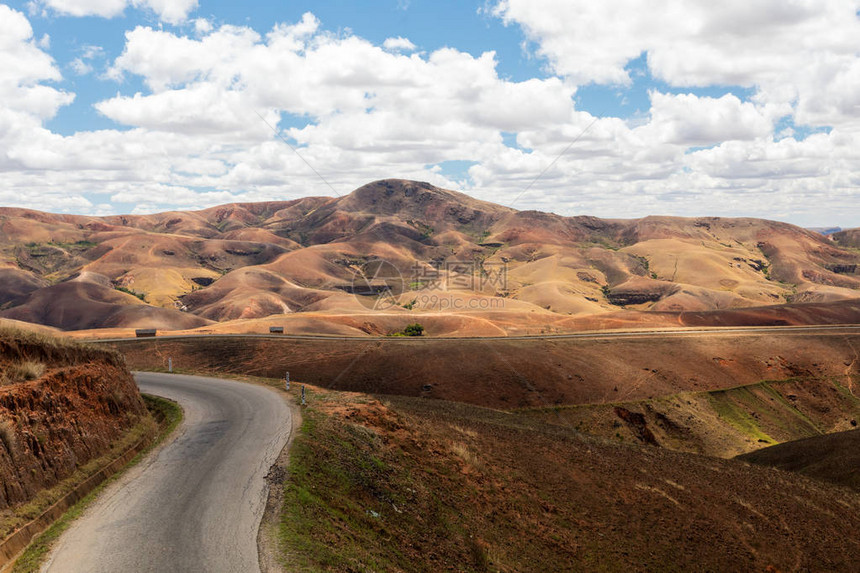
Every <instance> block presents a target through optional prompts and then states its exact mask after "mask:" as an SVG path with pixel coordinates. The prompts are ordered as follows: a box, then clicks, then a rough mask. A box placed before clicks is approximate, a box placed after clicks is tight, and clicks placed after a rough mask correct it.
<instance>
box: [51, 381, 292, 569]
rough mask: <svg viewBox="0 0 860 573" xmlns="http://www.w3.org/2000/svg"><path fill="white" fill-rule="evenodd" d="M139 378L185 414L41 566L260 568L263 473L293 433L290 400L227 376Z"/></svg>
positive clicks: (144, 387) (143, 388)
mask: <svg viewBox="0 0 860 573" xmlns="http://www.w3.org/2000/svg"><path fill="white" fill-rule="evenodd" d="M135 378H136V380H137V382H138V385H139V386H140V390H141V391H142V392H144V393H147V394H155V395H158V396H163V397H165V398H169V399H171V400H175V401H176V402H179V404H180V405H181V406H182V408H183V410H184V411H185V419H184V420H183V422H182V424H181V426H180V427H179V429H178V430H177V431H176V432H174V434H173V436H172V437H171V438H169V442H168V443H167V444H165V445H163V446H162V447H161V448H159V449H158V450H157V451H156V452H155V453H153V454H151V455H150V456H148V457H147V458H146V459H144V460H143V461H142V462H141V463H140V464H138V465H137V466H135V467H133V468H132V469H131V470H129V471H128V472H126V473H125V474H124V475H123V476H122V477H121V478H120V479H119V480H118V481H117V482H115V483H113V484H111V485H110V486H108V488H106V489H105V491H104V492H102V494H101V495H100V496H99V497H98V499H97V500H96V501H95V502H94V504H93V505H92V506H91V507H89V508H88V509H87V510H86V512H85V513H84V515H83V516H82V517H81V518H80V519H78V520H77V521H75V522H74V523H73V525H72V526H71V527H70V528H69V530H68V531H66V532H65V533H64V534H63V535H62V536H61V537H60V539H59V541H58V542H57V544H56V546H55V548H54V550H53V551H52V552H51V555H50V556H49V557H48V560H47V562H46V564H45V566H44V568H43V569H42V570H43V571H50V572H52V573H54V572H65V571H70V572H75V573H81V572H87V573H96V572H102V571H103V572H117V571H129V572H131V571H134V572H146V571H159V572H164V571H218V572H221V571H225V572H230V571H236V572H243V573H244V572H253V571H259V570H260V567H259V560H258V554H257V531H258V529H259V526H260V520H261V519H262V515H263V511H264V508H265V503H266V496H267V494H268V489H267V485H266V483H265V480H264V477H265V475H266V473H267V472H268V470H269V468H270V467H271V465H272V464H273V463H274V462H275V459H276V458H277V457H278V454H279V453H280V451H281V449H282V448H283V447H284V445H285V444H286V443H287V439H288V438H289V434H290V428H291V417H290V409H289V407H288V406H287V404H286V402H285V401H284V400H283V399H282V398H281V397H280V396H279V395H278V394H276V393H275V392H274V391H273V390H272V389H269V388H265V387H263V386H257V385H253V384H246V383H241V382H232V381H229V380H220V379H215V378H202V377H196V376H180V375H175V374H151V373H138V374H136V375H135Z"/></svg>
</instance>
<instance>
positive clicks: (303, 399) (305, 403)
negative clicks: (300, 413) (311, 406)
mask: <svg viewBox="0 0 860 573" xmlns="http://www.w3.org/2000/svg"><path fill="white" fill-rule="evenodd" d="M302 406H307V402H305V385H304V384H302Z"/></svg>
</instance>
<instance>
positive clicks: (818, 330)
mask: <svg viewBox="0 0 860 573" xmlns="http://www.w3.org/2000/svg"><path fill="white" fill-rule="evenodd" d="M724 334H730V335H739V334H796V335H802V336H806V335H810V334H816V335H821V334H831V335H840V336H841V335H845V334H850V335H854V334H860V325H858V324H833V325H806V326H709V327H686V328H662V329H661V328H654V329H651V330H603V331H599V330H598V331H589V332H575V333H569V334H529V335H516V336H456V337H445V336H439V337H430V336H427V337H418V336H416V337H391V336H387V337H386V336H334V335H326V334H163V335H162V334H160V335H158V336H157V337H156V338H155V339H153V338H93V339H90V342H129V341H139V342H147V341H151V340H183V339H195V338H197V339H200V338H271V339H286V340H340V341H348V342H378V341H382V342H413V343H418V344H420V343H422V342H434V341H440V340H481V341H484V340H559V339H568V338H586V339H593V338H643V337H644V338H661V337H667V336H697V335H698V336H701V335H706V336H707V335H724Z"/></svg>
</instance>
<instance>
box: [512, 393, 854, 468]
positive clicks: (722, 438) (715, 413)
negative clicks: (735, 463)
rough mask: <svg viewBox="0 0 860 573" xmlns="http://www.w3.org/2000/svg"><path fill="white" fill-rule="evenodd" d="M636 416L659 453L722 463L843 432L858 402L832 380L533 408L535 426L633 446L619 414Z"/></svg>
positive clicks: (632, 430)
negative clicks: (539, 423) (550, 426)
mask: <svg viewBox="0 0 860 573" xmlns="http://www.w3.org/2000/svg"><path fill="white" fill-rule="evenodd" d="M618 408H624V409H626V410H628V411H631V412H634V413H636V414H641V416H642V418H641V419H642V421H643V422H644V427H645V428H647V429H648V431H649V432H651V434H652V435H653V436H654V438H655V440H656V442H657V443H658V444H659V445H661V446H664V447H667V448H670V449H675V450H680V451H685V452H694V453H701V454H707V455H713V456H719V457H733V456H735V455H738V454H741V453H745V452H749V451H752V450H756V449H759V448H761V447H762V446H767V445H773V444H777V443H781V442H787V441H792V440H800V439H803V438H808V437H812V436H818V435H821V434H828V433H832V432H838V431H843V430H847V429H849V428H851V427H853V426H852V421H853V422H854V423H855V424H856V422H857V421H858V420H860V399H858V398H857V397H856V396H854V395H853V394H852V393H851V392H850V391H849V390H848V389H847V388H846V387H845V386H843V385H842V384H841V383H840V382H839V381H838V380H836V379H822V378H815V377H804V378H793V379H789V380H780V381H764V382H758V383H756V384H750V385H745V386H738V387H736V388H730V389H726V390H715V391H710V392H685V393H679V394H674V395H670V396H663V397H660V398H655V399H651V400H638V401H633V402H616V403H609V404H585V405H575V406H566V407H552V408H532V409H527V410H521V411H520V412H521V413H522V414H523V415H525V416H528V417H530V418H533V419H535V420H543V421H545V422H547V423H551V424H557V425H567V426H570V427H574V428H576V429H577V430H579V431H582V432H585V433H588V434H591V435H595V436H602V437H606V438H613V439H615V440H618V441H622V442H623V441H636V440H637V439H641V438H637V436H639V435H640V434H641V433H642V432H641V428H637V427H635V426H634V425H632V424H630V423H627V422H624V421H622V419H621V418H620V417H619V416H618V415H617V411H616V410H617V409H618Z"/></svg>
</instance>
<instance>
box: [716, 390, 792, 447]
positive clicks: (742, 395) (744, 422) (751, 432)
mask: <svg viewBox="0 0 860 573" xmlns="http://www.w3.org/2000/svg"><path fill="white" fill-rule="evenodd" d="M756 399H757V398H756V396H755V395H754V394H753V393H752V392H751V391H750V389H749V388H748V387H743V388H735V389H733V390H722V391H719V392H710V393H708V402H709V403H710V405H711V407H712V408H713V409H714V411H715V412H716V413H717V414H718V415H719V416H720V418H721V419H723V420H725V421H726V422H728V423H729V424H730V425H731V426H732V427H734V428H735V429H736V430H738V431H739V432H740V433H741V434H743V435H745V436H748V437H750V438H753V439H755V440H759V441H762V442H765V443H768V444H776V443H778V442H777V440H775V439H773V438H772V437H770V436H769V435H767V434H766V433H765V432H764V431H763V430H762V429H761V427H760V426H759V423H758V421H757V420H756V419H755V418H754V417H753V416H751V415H750V414H749V413H748V412H747V411H746V408H745V407H744V406H743V403H744V402H752V401H756ZM738 402H740V403H738Z"/></svg>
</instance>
